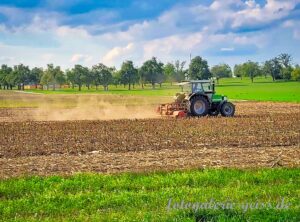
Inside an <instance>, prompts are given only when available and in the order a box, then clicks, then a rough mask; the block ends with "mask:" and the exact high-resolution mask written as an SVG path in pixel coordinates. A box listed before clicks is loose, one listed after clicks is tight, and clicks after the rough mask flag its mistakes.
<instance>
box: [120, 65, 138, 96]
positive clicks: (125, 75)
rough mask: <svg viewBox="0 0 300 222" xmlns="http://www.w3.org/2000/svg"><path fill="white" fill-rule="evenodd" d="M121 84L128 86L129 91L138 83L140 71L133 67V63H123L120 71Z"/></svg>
mask: <svg viewBox="0 0 300 222" xmlns="http://www.w3.org/2000/svg"><path fill="white" fill-rule="evenodd" d="M120 74H121V82H122V83H123V84H128V90H130V89H131V85H133V84H134V83H136V82H137V79H138V70H137V69H136V68H135V67H134V66H133V62H132V61H125V62H123V64H122V66H121V70H120Z"/></svg>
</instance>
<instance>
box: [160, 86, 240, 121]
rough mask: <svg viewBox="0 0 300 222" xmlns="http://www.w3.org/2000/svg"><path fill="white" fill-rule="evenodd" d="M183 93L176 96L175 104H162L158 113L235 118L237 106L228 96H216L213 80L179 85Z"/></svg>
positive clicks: (179, 115)
mask: <svg viewBox="0 0 300 222" xmlns="http://www.w3.org/2000/svg"><path fill="white" fill-rule="evenodd" d="M178 85H179V86H181V89H182V92H181V93H177V94H176V98H175V102H173V103H167V104H161V105H160V106H159V107H158V109H157V111H158V113H160V114H161V115H167V116H174V117H186V116H197V117H201V116H206V115H210V116H217V115H219V114H220V113H221V115H222V116H225V117H232V116H234V112H235V106H234V105H233V104H232V103H231V102H229V101H228V100H227V97H226V96H223V95H217V94H215V83H214V81H212V80H193V81H188V82H182V83H179V84H178Z"/></svg>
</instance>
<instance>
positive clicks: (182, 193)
mask: <svg viewBox="0 0 300 222" xmlns="http://www.w3.org/2000/svg"><path fill="white" fill-rule="evenodd" d="M0 97H1V102H2V108H0V166H1V170H0V178H1V180H0V199H1V202H0V215H1V216H0V219H1V220H4V221H9V220H19V221H23V220H29V221H37V220H49V221H57V220H71V221H73V220H79V221H81V220H84V219H86V220H92V221H93V220H94V221H96V220H104V221H105V220H106V221H141V220H146V221H173V220H174V219H176V218H177V219H178V220H179V221H195V219H198V220H200V219H201V218H202V219H203V218H204V219H206V220H208V219H210V220H214V221H228V220H231V221H241V220H254V221H255V220H260V219H262V218H264V219H266V220H267V221H274V218H276V219H278V218H279V219H281V220H287V221H298V212H299V211H298V210H299V192H298V191H299V190H300V187H299V184H300V183H299V175H300V171H299V167H300V150H299V146H300V135H299V132H300V118H299V116H300V104H299V103H287V102H280V103H279V102H254V101H252V102H251V101H238V102H235V104H236V116H235V117H234V118H222V117H205V118H191V119H178V120H176V119H166V118H161V117H160V116H157V115H156V114H155V112H154V111H155V107H156V105H157V103H161V102H168V101H170V99H171V98H170V97H151V96H148V97H145V96H137V95H128V96H125V95H100V94H99V95H88V94H84V95H72V94H70V95H40V94H24V93H16V92H7V91H6V92H3V91H1V94H0ZM280 197H284V198H285V200H286V201H288V202H289V203H290V204H291V207H290V208H289V209H287V210H274V209H273V210H272V209H260V210H259V209H258V210H251V211H247V212H246V213H245V212H243V210H241V209H237V210H229V211H228V210H218V211H207V210H204V211H203V210H201V211H198V212H197V213H195V212H193V211H192V210H174V211H173V210H171V211H168V210H167V209H166V207H167V204H168V201H169V198H173V199H174V201H175V200H176V201H180V200H181V199H184V198H186V200H187V201H192V202H193V201H203V202H204V201H209V199H210V198H214V199H216V200H218V201H226V200H227V199H230V200H231V201H233V202H238V203H243V202H245V201H260V202H268V201H270V202H271V203H272V204H275V203H277V201H278V200H279V199H280Z"/></svg>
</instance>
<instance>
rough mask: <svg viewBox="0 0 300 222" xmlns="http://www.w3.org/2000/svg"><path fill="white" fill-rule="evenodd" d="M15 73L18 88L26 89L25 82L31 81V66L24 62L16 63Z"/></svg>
mask: <svg viewBox="0 0 300 222" xmlns="http://www.w3.org/2000/svg"><path fill="white" fill-rule="evenodd" d="M13 75H14V76H15V83H16V84H17V85H18V90H24V85H25V83H29V75H30V69H29V67H28V66H24V65H23V64H19V65H16V66H14V69H13Z"/></svg>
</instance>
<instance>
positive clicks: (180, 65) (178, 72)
mask: <svg viewBox="0 0 300 222" xmlns="http://www.w3.org/2000/svg"><path fill="white" fill-rule="evenodd" d="M174 66H175V73H174V79H175V81H176V82H181V81H183V80H185V77H186V73H187V71H186V70H184V66H185V61H182V62H180V61H179V60H176V61H175V64H174Z"/></svg>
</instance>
